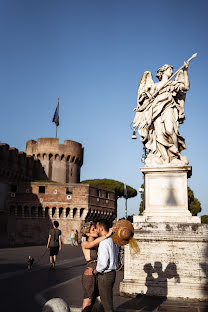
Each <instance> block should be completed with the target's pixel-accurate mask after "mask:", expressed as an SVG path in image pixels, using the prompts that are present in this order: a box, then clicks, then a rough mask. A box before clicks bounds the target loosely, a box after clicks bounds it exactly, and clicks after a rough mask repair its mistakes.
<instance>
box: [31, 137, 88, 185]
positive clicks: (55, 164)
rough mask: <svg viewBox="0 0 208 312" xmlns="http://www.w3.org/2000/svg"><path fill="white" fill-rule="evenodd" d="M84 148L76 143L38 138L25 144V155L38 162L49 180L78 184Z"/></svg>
mask: <svg viewBox="0 0 208 312" xmlns="http://www.w3.org/2000/svg"><path fill="white" fill-rule="evenodd" d="M83 151H84V148H83V147H82V145H81V144H80V143H78V142H74V141H71V140H65V141H64V144H59V139H57V138H39V139H38V141H37V142H36V141H34V140H30V141H28V142H27V144H26V153H27V155H31V156H33V157H34V158H35V159H38V160H40V162H41V164H42V166H43V168H44V170H45V174H46V175H47V177H48V179H49V180H53V181H56V182H60V183H79V182H80V168H81V166H82V164H83Z"/></svg>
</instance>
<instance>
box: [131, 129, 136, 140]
mask: <svg viewBox="0 0 208 312" xmlns="http://www.w3.org/2000/svg"><path fill="white" fill-rule="evenodd" d="M131 138H132V140H135V139H137V136H136V131H135V129H134V130H133V134H132V137H131Z"/></svg>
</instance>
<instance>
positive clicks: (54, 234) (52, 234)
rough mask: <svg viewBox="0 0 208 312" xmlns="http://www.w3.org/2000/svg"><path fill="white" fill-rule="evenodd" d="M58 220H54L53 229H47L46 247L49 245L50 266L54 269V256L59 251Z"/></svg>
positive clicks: (59, 232) (59, 234) (59, 233)
mask: <svg viewBox="0 0 208 312" xmlns="http://www.w3.org/2000/svg"><path fill="white" fill-rule="evenodd" d="M58 227H59V223H58V221H54V223H53V229H51V230H50V231H49V236H48V243H47V248H49V247H50V268H51V269H55V264H56V256H57V255H58V252H59V251H61V231H60V230H59V229H58Z"/></svg>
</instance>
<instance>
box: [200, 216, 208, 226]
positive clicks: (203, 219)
mask: <svg viewBox="0 0 208 312" xmlns="http://www.w3.org/2000/svg"><path fill="white" fill-rule="evenodd" d="M201 223H203V224H208V216H207V215H204V216H201Z"/></svg>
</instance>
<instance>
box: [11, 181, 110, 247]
mask: <svg viewBox="0 0 208 312" xmlns="http://www.w3.org/2000/svg"><path fill="white" fill-rule="evenodd" d="M7 209H8V215H9V222H8V224H9V226H8V235H9V239H10V243H11V244H13V243H15V244H19V245H23V244H43V243H46V240H47V237H48V231H49V228H51V227H52V224H53V221H55V220H57V221H58V222H59V225H60V226H59V228H60V230H61V231H62V242H63V243H64V244H70V243H71V241H70V233H71V230H72V229H74V230H75V229H77V230H78V231H79V230H80V228H81V226H82V224H83V223H84V222H85V221H87V220H98V219H101V218H102V219H108V220H109V221H113V220H114V219H115V217H116V196H115V192H113V191H106V190H103V189H98V188H96V187H92V186H90V185H87V184H81V183H79V184H77V183H65V184H60V183H52V182H51V183H49V182H48V183H47V182H44V183H40V182H31V183H21V184H19V185H18V187H17V191H16V193H15V196H14V194H11V193H9V195H8V200H7Z"/></svg>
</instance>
